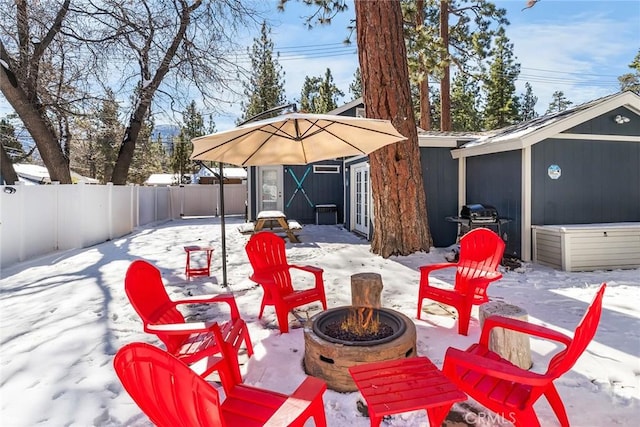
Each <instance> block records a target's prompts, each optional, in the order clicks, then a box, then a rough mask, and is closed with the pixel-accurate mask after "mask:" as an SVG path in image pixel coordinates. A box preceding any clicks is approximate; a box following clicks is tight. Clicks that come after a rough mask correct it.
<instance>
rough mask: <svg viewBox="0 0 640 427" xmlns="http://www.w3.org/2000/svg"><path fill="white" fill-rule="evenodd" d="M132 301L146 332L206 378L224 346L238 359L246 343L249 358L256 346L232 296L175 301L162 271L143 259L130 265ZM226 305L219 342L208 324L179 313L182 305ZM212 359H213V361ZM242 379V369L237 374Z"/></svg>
mask: <svg viewBox="0 0 640 427" xmlns="http://www.w3.org/2000/svg"><path fill="white" fill-rule="evenodd" d="M124 287H125V291H126V293H127V296H128V297H129V301H130V302H131V305H133V308H134V309H135V310H136V312H137V313H138V315H139V316H140V318H141V319H142V322H143V324H144V331H145V332H147V333H150V334H154V335H157V336H158V338H159V339H160V340H161V341H162V342H163V343H164V345H165V346H166V348H167V351H168V352H169V353H171V354H172V355H174V356H176V357H177V358H178V359H180V360H181V361H183V362H184V363H186V364H189V365H192V368H193V369H194V370H196V371H197V372H198V373H200V374H201V375H202V376H204V377H206V376H207V375H209V373H211V372H212V371H213V370H215V369H216V362H217V360H216V359H215V358H211V357H212V356H214V355H216V354H220V353H221V352H222V349H221V345H223V346H226V347H227V348H228V350H229V351H230V352H231V353H232V354H234V355H235V357H236V358H237V357H238V352H239V351H240V347H241V346H242V344H243V343H244V346H245V347H246V350H247V353H248V355H249V357H250V356H251V355H252V354H253V346H252V344H251V337H249V331H248V329H247V325H246V323H245V322H244V320H242V318H240V313H239V311H238V306H237V305H236V301H235V299H234V297H233V295H231V294H221V295H215V296H213V295H203V296H197V297H190V298H184V299H181V300H177V301H172V300H171V299H170V298H169V295H168V294H167V291H166V289H165V287H164V283H163V282H162V275H161V274H160V271H159V270H158V269H157V268H156V267H155V266H153V265H152V264H150V263H149V262H147V261H144V260H136V261H133V262H132V263H131V265H130V266H129V268H128V270H127V274H126V276H125V280H124ZM214 303H215V304H226V305H228V308H229V314H230V319H229V320H227V321H224V322H221V323H220V328H221V331H222V337H223V340H222V341H219V340H216V339H215V337H214V335H213V332H212V327H213V325H214V324H212V323H208V322H207V323H205V322H186V321H185V318H184V316H183V315H182V313H181V312H180V311H179V310H178V308H177V307H178V306H179V305H181V304H214ZM210 358H211V359H210ZM234 375H236V376H237V378H238V380H240V378H241V376H240V369H239V368H238V369H237V370H235V371H234Z"/></svg>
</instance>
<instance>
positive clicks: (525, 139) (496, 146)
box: [452, 91, 640, 159]
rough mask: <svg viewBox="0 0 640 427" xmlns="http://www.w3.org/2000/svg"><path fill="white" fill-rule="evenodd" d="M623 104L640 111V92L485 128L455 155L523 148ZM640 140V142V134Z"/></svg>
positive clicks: (456, 151) (615, 94)
mask: <svg viewBox="0 0 640 427" xmlns="http://www.w3.org/2000/svg"><path fill="white" fill-rule="evenodd" d="M622 106H624V107H627V108H629V109H630V110H632V111H634V112H635V113H636V114H640V96H639V95H637V94H635V93H633V92H631V91H625V92H618V93H614V94H612V95H607V96H605V97H602V98H598V99H595V100H593V101H589V102H586V103H584V104H580V105H577V106H575V107H573V108H569V109H567V110H564V111H561V112H558V113H554V114H548V115H545V116H542V117H536V118H534V119H531V120H528V121H526V122H522V123H518V124H516V125H513V126H509V127H506V128H502V129H496V130H494V131H488V132H484V133H483V134H482V135H481V136H479V137H478V138H476V139H474V140H472V141H469V142H467V143H465V144H464V145H462V146H461V147H460V148H458V149H455V150H452V156H453V158H455V159H457V158H460V157H471V156H478V155H482V154H490V153H498V152H503V151H512V150H519V149H522V148H525V147H528V146H531V145H533V144H535V143H537V142H540V141H542V140H544V139H547V138H550V137H553V136H554V135H557V134H559V133H561V132H563V131H565V130H567V129H570V128H572V127H574V126H576V125H579V124H580V123H584V122H586V121H588V120H591V119H593V118H595V117H598V116H600V115H602V114H605V113H606V112H608V111H612V110H614V109H616V108H618V107H622ZM638 140H639V142H640V136H638Z"/></svg>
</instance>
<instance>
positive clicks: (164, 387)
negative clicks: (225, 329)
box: [113, 343, 327, 427]
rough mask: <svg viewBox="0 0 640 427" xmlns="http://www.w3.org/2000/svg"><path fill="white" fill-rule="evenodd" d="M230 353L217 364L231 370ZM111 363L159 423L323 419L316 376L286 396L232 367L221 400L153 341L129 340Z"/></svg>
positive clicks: (220, 425)
mask: <svg viewBox="0 0 640 427" xmlns="http://www.w3.org/2000/svg"><path fill="white" fill-rule="evenodd" d="M229 359H231V358H229ZM229 359H225V358H224V357H223V358H222V359H221V360H222V362H221V363H219V364H218V369H220V370H221V371H225V370H226V371H231V370H232V369H231V368H230V367H229V366H228V363H227V360H229ZM231 362H233V360H231ZM113 364H114V368H115V371H116V373H117V375H118V377H119V378H120V381H121V382H122V384H123V386H124V388H125V390H127V392H128V393H129V395H130V396H131V397H132V398H133V400H134V401H135V402H136V404H137V405H138V406H139V407H140V409H142V411H143V412H144V413H145V414H146V415H147V416H148V417H149V419H150V420H151V421H152V422H153V423H154V424H155V425H157V426H159V427H196V426H197V427H236V426H243V427H253V426H256V427H258V426H260V427H261V426H277V427H283V426H299V427H302V426H303V425H304V424H305V421H307V420H308V419H310V418H312V417H313V419H314V422H315V425H316V426H319V427H324V426H326V425H327V422H326V415H325V412H324V404H323V401H322V395H323V393H324V391H325V390H326V388H327V385H326V383H325V382H324V381H322V380H320V379H318V378H314V377H307V378H306V379H305V380H304V381H303V382H302V384H301V385H300V386H299V387H298V388H297V389H296V390H295V391H294V392H293V394H292V395H291V396H287V395H285V394H281V393H277V392H274V391H270V390H264V389H260V388H256V387H251V386H247V385H244V384H242V383H240V382H236V381H235V379H234V376H233V375H232V374H231V373H230V372H227V374H223V373H222V372H220V378H221V380H222V383H223V386H224V390H225V399H224V401H222V400H221V399H220V396H219V394H218V391H217V390H216V389H215V388H214V387H213V386H212V385H211V384H209V383H208V382H207V381H206V380H204V379H203V378H202V377H200V376H198V375H197V374H196V373H195V372H193V371H192V370H191V369H190V368H189V367H188V366H187V365H185V364H184V363H182V362H181V361H179V360H178V359H176V358H175V357H174V356H172V355H171V354H169V353H167V352H165V351H163V350H161V349H159V348H157V347H154V346H152V345H149V344H145V343H131V344H127V345H126V346H124V347H122V348H121V349H120V350H119V351H118V353H117V354H116V356H115V359H114V361H113Z"/></svg>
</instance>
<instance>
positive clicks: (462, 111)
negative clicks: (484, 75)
mask: <svg viewBox="0 0 640 427" xmlns="http://www.w3.org/2000/svg"><path fill="white" fill-rule="evenodd" d="M479 103H480V89H479V87H478V85H477V83H476V82H475V81H473V80H472V79H471V78H470V77H469V75H467V74H465V73H458V74H456V76H455V78H454V79H453V85H452V87H451V125H452V130H454V131H479V130H482V115H481V113H480V109H479Z"/></svg>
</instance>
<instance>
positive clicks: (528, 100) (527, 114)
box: [520, 82, 538, 122]
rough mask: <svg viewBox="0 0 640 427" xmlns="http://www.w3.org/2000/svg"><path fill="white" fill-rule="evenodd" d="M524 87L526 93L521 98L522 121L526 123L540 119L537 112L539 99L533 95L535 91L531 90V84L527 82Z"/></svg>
mask: <svg viewBox="0 0 640 427" xmlns="http://www.w3.org/2000/svg"><path fill="white" fill-rule="evenodd" d="M524 87H525V92H524V93H523V94H522V95H521V96H520V99H521V102H520V121H523V122H526V121H527V120H531V119H535V118H536V117H538V113H536V110H535V107H536V103H537V102H538V97H537V96H535V95H534V94H533V89H531V85H530V84H529V82H526V83H525V84H524Z"/></svg>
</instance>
